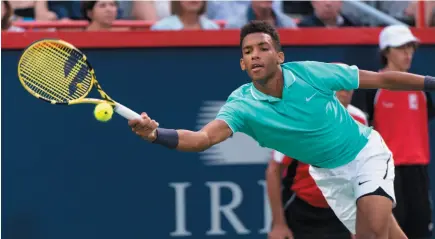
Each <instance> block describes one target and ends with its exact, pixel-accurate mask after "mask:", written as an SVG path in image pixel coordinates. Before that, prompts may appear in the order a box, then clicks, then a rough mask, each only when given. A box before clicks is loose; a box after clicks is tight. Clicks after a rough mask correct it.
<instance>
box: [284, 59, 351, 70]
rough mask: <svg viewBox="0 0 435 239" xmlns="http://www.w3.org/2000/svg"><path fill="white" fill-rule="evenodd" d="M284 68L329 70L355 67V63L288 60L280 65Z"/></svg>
mask: <svg viewBox="0 0 435 239" xmlns="http://www.w3.org/2000/svg"><path fill="white" fill-rule="evenodd" d="M281 66H282V67H283V68H284V69H287V70H293V71H319V72H322V71H327V70H329V71H331V70H340V69H342V70H347V69H349V68H352V69H353V68H357V66H355V65H347V64H344V63H339V62H330V63H328V62H320V61H290V62H286V63H283V64H282V65H281Z"/></svg>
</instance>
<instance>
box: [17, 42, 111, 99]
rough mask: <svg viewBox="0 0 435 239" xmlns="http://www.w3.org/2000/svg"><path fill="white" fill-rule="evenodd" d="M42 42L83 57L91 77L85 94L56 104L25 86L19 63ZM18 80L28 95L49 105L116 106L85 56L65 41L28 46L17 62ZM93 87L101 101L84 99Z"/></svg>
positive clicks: (36, 43)
mask: <svg viewBox="0 0 435 239" xmlns="http://www.w3.org/2000/svg"><path fill="white" fill-rule="evenodd" d="M42 42H53V43H56V44H61V45H64V46H66V47H68V48H71V49H73V50H75V51H78V52H80V53H81V54H82V56H83V60H84V61H85V62H86V64H87V65H88V67H89V73H90V75H91V83H90V86H89V88H88V89H87V91H86V92H85V93H84V94H83V95H82V96H81V97H79V98H77V99H74V100H69V101H67V102H66V103H65V102H58V101H56V100H48V99H46V98H44V97H42V96H41V95H39V94H38V93H36V92H35V91H33V90H32V89H30V87H29V86H27V84H26V83H25V82H24V79H23V78H22V77H21V74H20V72H21V71H22V70H21V65H22V64H21V63H22V61H23V59H24V56H25V55H26V54H27V53H28V52H29V51H30V50H32V49H33V48H34V47H35V46H36V45H38V44H41V43H42ZM18 78H19V80H20V82H21V85H22V86H23V87H24V89H26V90H27V91H28V92H29V93H30V94H32V95H33V96H35V97H36V98H38V99H41V100H44V101H46V102H49V103H51V104H67V105H75V104H100V103H103V102H105V103H109V104H111V105H112V106H115V105H116V104H115V101H114V100H113V99H112V98H110V96H109V95H107V93H106V92H104V90H103V89H102V88H101V85H100V84H99V83H98V81H97V80H96V76H95V71H94V68H92V66H91V64H89V61H88V59H87V57H86V55H85V54H84V53H83V52H81V51H80V50H79V49H77V48H76V47H75V46H73V45H72V44H70V43H68V42H66V41H63V40H60V39H41V40H38V41H35V42H33V43H32V44H31V45H29V46H28V47H27V48H26V49H25V50H24V52H23V54H22V55H21V57H20V60H19V62H18ZM93 87H95V88H96V89H97V90H98V92H99V93H100V95H101V97H102V98H103V99H95V98H85V97H86V96H87V95H88V94H89V93H90V92H91V90H92V88H93Z"/></svg>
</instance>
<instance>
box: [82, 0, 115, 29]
mask: <svg viewBox="0 0 435 239" xmlns="http://www.w3.org/2000/svg"><path fill="white" fill-rule="evenodd" d="M82 14H83V16H84V17H85V18H86V20H88V21H89V25H88V27H87V29H86V30H88V31H102V30H111V28H112V23H113V21H115V20H116V17H117V14H118V3H117V2H116V1H84V2H82Z"/></svg>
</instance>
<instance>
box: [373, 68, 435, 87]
mask: <svg viewBox="0 0 435 239" xmlns="http://www.w3.org/2000/svg"><path fill="white" fill-rule="evenodd" d="M379 77H380V81H381V82H382V88H384V89H390V90H426V91H433V90H434V88H435V80H434V78H433V77H425V76H421V75H416V74H411V73H407V72H399V71H397V72H396V71H387V72H382V73H380V74H379Z"/></svg>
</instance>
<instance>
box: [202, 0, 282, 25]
mask: <svg viewBox="0 0 435 239" xmlns="http://www.w3.org/2000/svg"><path fill="white" fill-rule="evenodd" d="M272 2H273V3H272V8H273V10H274V11H276V12H282V11H283V3H282V2H283V1H282V0H274V1H272ZM250 6H251V1H250V0H245V1H236V0H233V1H222V0H211V1H208V4H207V16H208V18H210V19H212V20H225V21H228V19H230V18H232V17H234V16H240V15H242V14H244V13H245V12H246V9H248V8H249V7H250Z"/></svg>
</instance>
